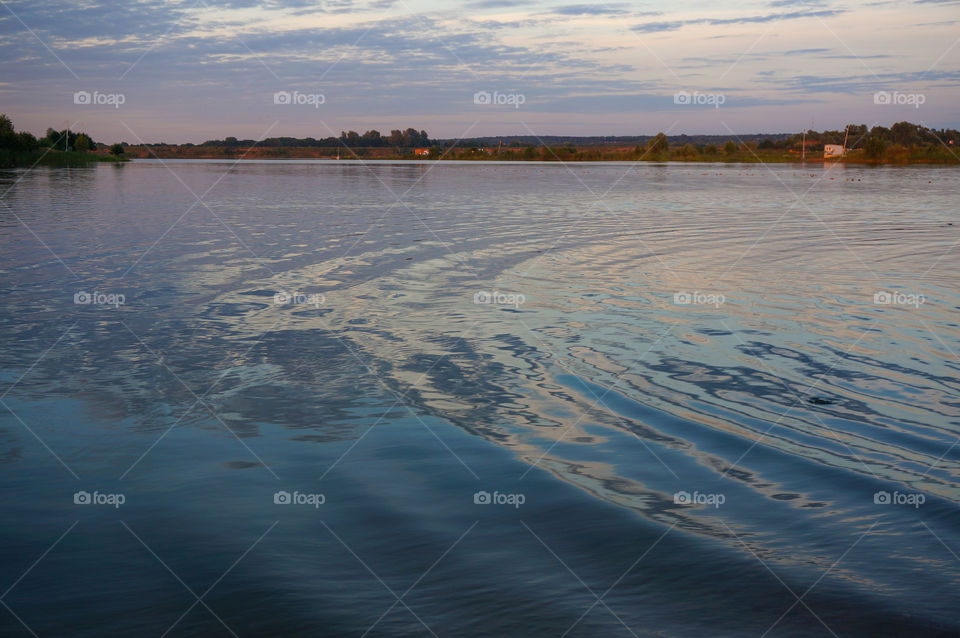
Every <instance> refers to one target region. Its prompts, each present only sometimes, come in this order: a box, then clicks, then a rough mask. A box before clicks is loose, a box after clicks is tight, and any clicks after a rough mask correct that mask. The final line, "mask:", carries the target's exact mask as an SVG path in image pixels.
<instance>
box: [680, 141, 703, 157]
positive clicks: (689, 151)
mask: <svg viewBox="0 0 960 638" xmlns="http://www.w3.org/2000/svg"><path fill="white" fill-rule="evenodd" d="M699 154H700V151H698V150H697V147H696V146H694V145H693V144H684V146H683V148H681V149H680V155H681V156H683V157H689V158H692V157H696V156H697V155H699Z"/></svg>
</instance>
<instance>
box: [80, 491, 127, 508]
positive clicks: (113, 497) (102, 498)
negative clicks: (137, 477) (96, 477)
mask: <svg viewBox="0 0 960 638" xmlns="http://www.w3.org/2000/svg"><path fill="white" fill-rule="evenodd" d="M126 502H127V497H126V496H125V495H123V494H102V493H100V492H97V491H96V490H94V492H93V493H92V494H91V493H90V492H87V491H85V490H80V491H79V492H74V494H73V504H74V505H112V506H113V507H114V508H116V509H120V506H121V505H123V504H124V503H126Z"/></svg>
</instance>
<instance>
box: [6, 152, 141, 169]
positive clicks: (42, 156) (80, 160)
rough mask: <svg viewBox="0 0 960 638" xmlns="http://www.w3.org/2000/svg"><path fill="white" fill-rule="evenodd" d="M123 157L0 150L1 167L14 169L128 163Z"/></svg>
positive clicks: (81, 153)
mask: <svg viewBox="0 0 960 638" xmlns="http://www.w3.org/2000/svg"><path fill="white" fill-rule="evenodd" d="M128 161H129V160H128V159H126V158H123V157H116V156H114V155H101V154H99V153H83V152H79V151H69V152H68V151H54V150H49V149H37V150H35V151H20V152H14V151H10V150H9V149H0V167H2V168H14V167H21V166H26V167H30V166H34V165H36V166H60V167H63V166H90V165H92V164H98V163H101V162H111V163H118V162H128Z"/></svg>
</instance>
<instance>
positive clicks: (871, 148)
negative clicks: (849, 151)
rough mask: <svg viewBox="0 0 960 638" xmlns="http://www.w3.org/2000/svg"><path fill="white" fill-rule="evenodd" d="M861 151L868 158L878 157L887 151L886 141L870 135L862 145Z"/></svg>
mask: <svg viewBox="0 0 960 638" xmlns="http://www.w3.org/2000/svg"><path fill="white" fill-rule="evenodd" d="M863 152H864V153H866V155H867V157H869V158H870V159H880V158H882V157H883V156H884V154H885V153H886V152H887V143H886V142H884V141H883V138H880V137H877V136H871V137H870V139H868V140H867V143H866V144H864V145H863Z"/></svg>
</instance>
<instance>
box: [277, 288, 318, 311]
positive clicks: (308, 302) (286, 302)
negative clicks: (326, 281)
mask: <svg viewBox="0 0 960 638" xmlns="http://www.w3.org/2000/svg"><path fill="white" fill-rule="evenodd" d="M326 302H327V298H326V297H325V296H323V294H321V293H311V294H304V293H302V292H300V291H299V290H297V291H295V292H292V293H291V292H286V291H284V290H281V291H280V292H278V293H276V294H275V295H274V296H273V305H275V306H313V307H314V308H320V306H322V305H323V304H325V303H326Z"/></svg>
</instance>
